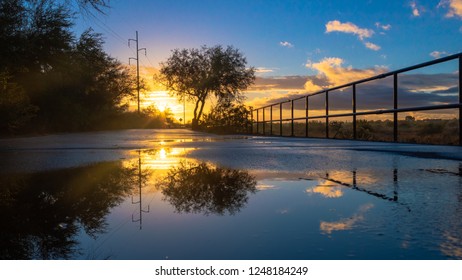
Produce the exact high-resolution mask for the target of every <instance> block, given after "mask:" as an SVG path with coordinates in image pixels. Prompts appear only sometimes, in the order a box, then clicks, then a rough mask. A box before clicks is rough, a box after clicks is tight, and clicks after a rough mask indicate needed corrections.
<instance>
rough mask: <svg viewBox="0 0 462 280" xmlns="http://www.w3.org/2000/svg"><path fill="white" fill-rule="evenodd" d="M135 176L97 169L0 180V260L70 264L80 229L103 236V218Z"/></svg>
mask: <svg viewBox="0 0 462 280" xmlns="http://www.w3.org/2000/svg"><path fill="white" fill-rule="evenodd" d="M136 171H137V170H136V168H131V167H130V168H128V167H123V166H122V165H121V164H120V163H100V164H95V165H91V166H86V167H78V168H70V169H64V170H57V171H47V172H41V173H35V174H16V175H0V182H2V184H1V186H0V197H1V200H0V223H1V228H2V230H1V231H0V258H1V259H68V258H71V257H72V256H74V255H75V254H76V253H78V247H77V245H78V242H77V241H76V240H75V236H76V235H77V234H78V233H79V229H80V228H83V229H84V230H85V231H86V232H87V233H88V234H89V235H90V236H95V235H97V234H98V233H101V232H104V231H105V228H106V223H105V216H106V215H107V214H108V213H109V211H110V209H111V208H112V207H114V206H116V205H118V204H120V203H121V202H122V200H123V198H124V197H125V196H126V195H128V194H129V193H130V192H131V188H132V186H133V185H134V183H135V182H136V180H137V179H138V176H137V173H136Z"/></svg>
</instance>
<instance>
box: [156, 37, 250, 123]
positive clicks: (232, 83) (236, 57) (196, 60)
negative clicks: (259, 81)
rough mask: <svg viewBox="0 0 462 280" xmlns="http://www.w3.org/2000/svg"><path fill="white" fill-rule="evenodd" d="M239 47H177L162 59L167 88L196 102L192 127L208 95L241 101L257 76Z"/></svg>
mask: <svg viewBox="0 0 462 280" xmlns="http://www.w3.org/2000/svg"><path fill="white" fill-rule="evenodd" d="M246 64H247V60H246V58H245V57H244V56H243V54H242V53H240V52H239V50H237V49H235V48H233V47H231V46H228V47H227V48H223V47H222V46H215V47H210V48H209V47H206V46H204V47H202V48H200V49H195V48H193V49H182V50H179V49H176V50H174V51H173V53H172V55H171V56H170V58H168V59H167V61H166V62H164V63H161V70H160V76H161V79H162V81H163V83H164V85H165V87H166V88H167V90H168V91H169V92H171V93H173V94H175V95H177V97H178V98H179V100H180V101H183V100H184V99H186V100H189V101H193V102H195V106H194V117H193V120H192V127H193V129H195V128H197V125H198V122H199V120H200V119H201V117H202V114H203V110H204V106H205V103H206V100H207V98H209V97H211V96H214V97H216V98H217V100H218V102H219V103H220V102H230V101H241V100H242V98H243V95H242V92H241V91H242V90H245V89H246V88H247V87H248V86H250V85H251V84H252V83H253V82H254V80H255V70H254V68H253V67H250V68H247V66H246Z"/></svg>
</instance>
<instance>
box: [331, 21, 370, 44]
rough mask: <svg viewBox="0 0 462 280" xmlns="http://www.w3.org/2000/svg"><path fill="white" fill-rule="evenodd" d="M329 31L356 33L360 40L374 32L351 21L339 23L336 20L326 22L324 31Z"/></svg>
mask: <svg viewBox="0 0 462 280" xmlns="http://www.w3.org/2000/svg"><path fill="white" fill-rule="evenodd" d="M330 32H343V33H352V34H354V35H357V36H358V38H359V39H360V40H363V39H364V38H370V37H372V35H373V34H374V31H373V30H370V29H366V28H360V27H358V26H357V25H356V24H354V23H351V22H346V23H341V22H340V21H338V20H332V21H329V22H328V23H327V24H326V33H330Z"/></svg>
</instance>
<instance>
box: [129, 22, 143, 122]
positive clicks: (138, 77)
mask: <svg viewBox="0 0 462 280" xmlns="http://www.w3.org/2000/svg"><path fill="white" fill-rule="evenodd" d="M130 41H134V42H135V43H136V58H135V57H130V58H129V59H128V65H130V61H131V60H132V59H133V60H136V91H137V93H138V114H139V113H140V58H139V55H138V54H139V52H140V51H142V50H144V55H146V48H141V49H139V48H138V31H136V39H128V46H129V47H130Z"/></svg>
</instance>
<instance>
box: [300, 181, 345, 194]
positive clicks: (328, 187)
mask: <svg viewBox="0 0 462 280" xmlns="http://www.w3.org/2000/svg"><path fill="white" fill-rule="evenodd" d="M306 193H309V194H313V193H316V194H320V195H322V196H324V197H327V198H339V197H342V196H343V191H342V187H340V186H338V185H336V184H333V183H332V182H329V181H323V182H321V183H320V184H319V185H318V186H315V187H312V188H308V189H306Z"/></svg>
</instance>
